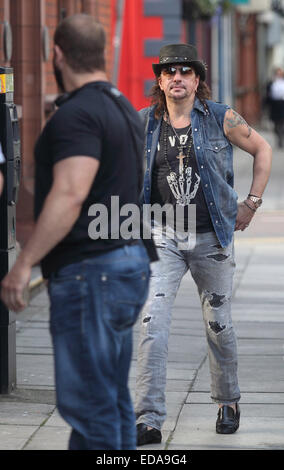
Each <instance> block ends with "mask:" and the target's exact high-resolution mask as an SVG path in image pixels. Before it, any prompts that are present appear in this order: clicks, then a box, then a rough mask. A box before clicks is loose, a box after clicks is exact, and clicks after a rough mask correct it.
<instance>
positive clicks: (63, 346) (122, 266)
mask: <svg viewBox="0 0 284 470" xmlns="http://www.w3.org/2000/svg"><path fill="white" fill-rule="evenodd" d="M149 277H150V268H149V260H148V256H147V253H146V251H145V249H144V246H143V245H142V243H140V242H139V243H138V244H135V245H127V246H124V247H122V248H117V249H115V250H112V251H109V252H107V253H105V254H101V255H99V256H96V257H93V258H89V259H85V260H84V261H81V262H78V263H74V264H70V265H68V266H66V267H63V268H62V269H60V270H59V271H58V272H57V273H54V274H53V275H52V276H51V278H50V282H49V296H50V331H51V335H52V340H53V347H54V358H55V380H56V395H57V406H58V410H59V412H60V414H61V415H62V417H63V418H64V419H65V420H66V421H67V422H68V423H69V424H70V426H71V427H72V432H71V436H70V442H69V449H70V450H109V449H116V450H117V449H118V450H120V449H136V429H135V415H134V411H133V406H132V401H131V397H130V393H129V390H128V373H129V367H130V362H131V355H132V326H133V325H134V323H135V321H136V320H137V317H138V314H139V312H140V310H141V308H142V306H143V304H144V302H145V300H146V297H147V293H148V284H149Z"/></svg>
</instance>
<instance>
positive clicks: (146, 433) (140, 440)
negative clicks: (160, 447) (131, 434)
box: [136, 423, 162, 446]
mask: <svg viewBox="0 0 284 470" xmlns="http://www.w3.org/2000/svg"><path fill="white" fill-rule="evenodd" d="M147 428H148V426H146V424H144V423H140V424H137V426H136V430H137V446H144V445H145V444H160V442H161V441H162V433H161V431H159V430H158V429H154V428H153V429H149V430H148V429H147Z"/></svg>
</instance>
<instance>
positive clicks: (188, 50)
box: [152, 44, 206, 81]
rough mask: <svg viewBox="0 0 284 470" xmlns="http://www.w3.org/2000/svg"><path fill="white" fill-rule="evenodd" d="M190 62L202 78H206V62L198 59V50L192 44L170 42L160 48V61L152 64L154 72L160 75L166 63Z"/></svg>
mask: <svg viewBox="0 0 284 470" xmlns="http://www.w3.org/2000/svg"><path fill="white" fill-rule="evenodd" d="M183 63H187V64H188V63H190V64H191V65H192V66H193V68H194V70H195V71H196V73H197V75H199V76H200V79H201V80H203V81H204V80H205V77H206V68H205V64H204V63H203V62H201V61H200V60H198V57H197V50H196V48H195V47H194V46H192V45H191V44H168V45H166V46H163V47H162V48H161V50H160V55H159V63H158V64H152V67H153V70H154V74H155V75H156V76H159V75H160V73H161V70H162V68H163V67H165V65H169V64H183Z"/></svg>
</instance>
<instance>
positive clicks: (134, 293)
mask: <svg viewBox="0 0 284 470" xmlns="http://www.w3.org/2000/svg"><path fill="white" fill-rule="evenodd" d="M149 278H150V270H149V269H145V270H143V271H139V272H137V271H135V272H132V273H128V274H119V273H103V274H102V276H101V287H102V293H103V304H104V309H103V311H104V313H103V315H104V320H105V322H107V323H108V324H109V325H110V326H111V328H112V329H114V330H115V331H117V332H119V331H123V330H127V329H128V328H130V327H132V326H133V325H134V323H135V322H136V320H137V317H138V315H139V312H140V310H141V308H142V307H143V305H144V303H145V301H146V298H147V294H148V287H149Z"/></svg>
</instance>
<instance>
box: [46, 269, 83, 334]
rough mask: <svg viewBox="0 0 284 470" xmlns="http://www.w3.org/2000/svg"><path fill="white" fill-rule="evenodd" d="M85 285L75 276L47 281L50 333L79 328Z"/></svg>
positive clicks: (65, 331)
mask: <svg viewBox="0 0 284 470" xmlns="http://www.w3.org/2000/svg"><path fill="white" fill-rule="evenodd" d="M85 285H86V283H85V282H84V281H82V280H81V279H80V280H79V279H78V278H76V276H74V277H70V278H64V279H63V278H61V279H60V280H59V279H56V281H54V280H52V281H51V282H49V286H48V291H49V297H50V331H51V333H67V332H70V331H74V330H78V329H79V331H80V330H81V326H82V325H81V323H82V311H83V305H84V299H85Z"/></svg>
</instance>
